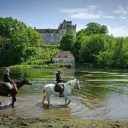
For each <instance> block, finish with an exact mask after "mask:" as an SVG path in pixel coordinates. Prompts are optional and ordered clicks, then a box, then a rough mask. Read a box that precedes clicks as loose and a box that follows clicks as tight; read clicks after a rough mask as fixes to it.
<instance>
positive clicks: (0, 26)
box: [0, 17, 41, 65]
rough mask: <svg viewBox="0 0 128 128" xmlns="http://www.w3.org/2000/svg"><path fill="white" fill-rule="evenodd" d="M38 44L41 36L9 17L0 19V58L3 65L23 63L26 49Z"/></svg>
mask: <svg viewBox="0 0 128 128" xmlns="http://www.w3.org/2000/svg"><path fill="white" fill-rule="evenodd" d="M39 42H41V36H40V35H39V34H38V33H37V32H36V31H35V30H33V29H32V28H30V27H27V26H26V25H25V24H24V23H23V22H21V21H18V20H17V19H13V18H11V17H7V18H0V46H1V54H0V58H1V61H2V62H4V64H5V65H12V64H19V63H21V62H22V61H24V57H25V54H26V49H27V47H28V46H29V45H31V46H33V45H39Z"/></svg>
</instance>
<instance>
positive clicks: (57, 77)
mask: <svg viewBox="0 0 128 128" xmlns="http://www.w3.org/2000/svg"><path fill="white" fill-rule="evenodd" d="M56 82H57V83H61V82H62V80H61V75H60V73H56Z"/></svg>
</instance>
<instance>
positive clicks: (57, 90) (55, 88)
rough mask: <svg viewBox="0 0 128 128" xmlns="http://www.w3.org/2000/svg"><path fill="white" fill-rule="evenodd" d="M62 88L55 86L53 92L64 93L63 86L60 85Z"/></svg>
mask: <svg viewBox="0 0 128 128" xmlns="http://www.w3.org/2000/svg"><path fill="white" fill-rule="evenodd" d="M62 87H63V88H61V87H60V86H58V85H57V84H55V87H54V91H55V92H60V90H62V92H63V91H64V84H62Z"/></svg>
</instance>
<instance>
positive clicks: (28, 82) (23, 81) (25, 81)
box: [22, 78, 32, 85]
mask: <svg viewBox="0 0 128 128" xmlns="http://www.w3.org/2000/svg"><path fill="white" fill-rule="evenodd" d="M22 83H23V84H26V85H32V82H31V81H29V80H27V79H26V78H24V79H23V80H22Z"/></svg>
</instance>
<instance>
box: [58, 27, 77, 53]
mask: <svg viewBox="0 0 128 128" xmlns="http://www.w3.org/2000/svg"><path fill="white" fill-rule="evenodd" d="M74 43H75V37H74V35H73V32H72V30H71V29H68V30H67V32H66V33H65V35H64V36H63V37H62V39H61V42H60V48H61V49H62V50H63V51H72V49H73V45H74Z"/></svg>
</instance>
